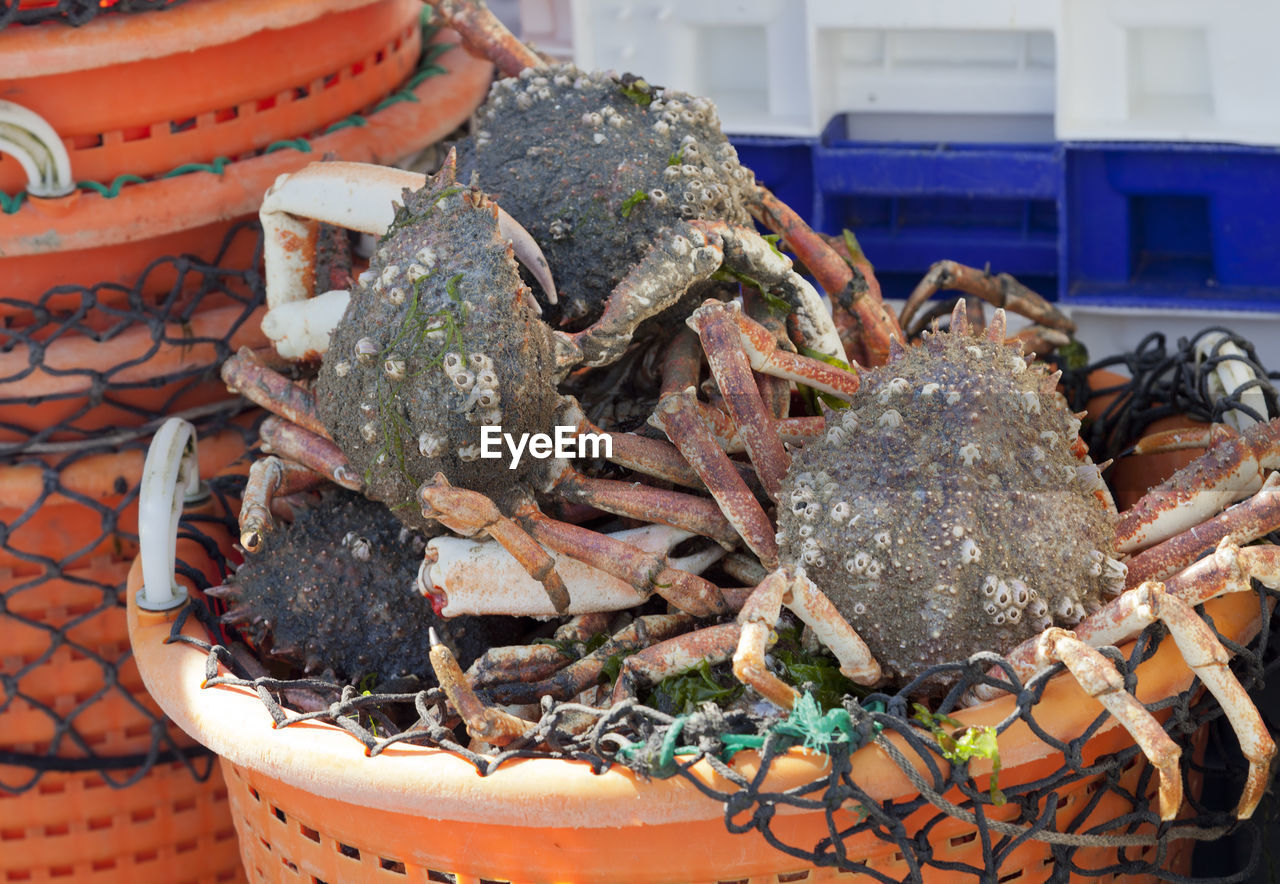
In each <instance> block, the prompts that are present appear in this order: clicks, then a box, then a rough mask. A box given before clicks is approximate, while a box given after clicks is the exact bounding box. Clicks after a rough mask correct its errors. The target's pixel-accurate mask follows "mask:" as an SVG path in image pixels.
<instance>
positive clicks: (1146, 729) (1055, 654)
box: [1036, 626, 1182, 820]
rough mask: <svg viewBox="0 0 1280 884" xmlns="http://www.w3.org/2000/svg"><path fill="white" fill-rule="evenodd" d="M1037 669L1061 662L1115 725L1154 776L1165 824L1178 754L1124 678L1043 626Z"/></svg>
mask: <svg viewBox="0 0 1280 884" xmlns="http://www.w3.org/2000/svg"><path fill="white" fill-rule="evenodd" d="M1036 658H1037V661H1038V662H1039V664H1040V665H1041V666H1043V667H1046V668H1047V667H1048V666H1051V665H1053V664H1054V663H1063V664H1065V665H1066V667H1067V670H1068V671H1069V672H1070V673H1071V674H1072V676H1074V677H1075V680H1076V681H1077V682H1078V683H1079V684H1080V687H1082V688H1084V690H1085V692H1086V693H1087V694H1088V695H1089V696H1091V697H1093V698H1094V699H1095V700H1097V701H1098V702H1099V703H1101V704H1102V705H1103V706H1104V707H1105V708H1106V709H1107V711H1108V712H1110V713H1111V714H1112V715H1113V716H1115V719H1116V720H1117V721H1118V722H1120V724H1122V725H1123V726H1124V728H1125V730H1127V731H1128V732H1129V734H1130V735H1131V736H1132V737H1133V740H1134V742H1135V743H1137V744H1138V747H1139V748H1140V749H1141V750H1142V754H1143V755H1145V756H1146V757H1147V759H1148V760H1149V761H1150V762H1151V763H1152V765H1154V766H1155V768H1156V769H1157V770H1158V771H1159V772H1160V819H1162V820H1171V819H1173V818H1174V817H1175V816H1177V814H1178V809H1179V808H1180V807H1181V806H1182V771H1181V770H1180V769H1179V767H1178V759H1179V757H1180V756H1181V754H1182V750H1181V749H1180V748H1179V747H1178V744H1177V743H1175V742H1174V741H1173V739H1172V738H1171V737H1170V736H1169V735H1168V733H1166V732H1165V729H1164V728H1163V727H1162V726H1161V725H1160V722H1159V721H1157V720H1156V717H1155V716H1154V715H1152V714H1151V713H1150V712H1149V711H1147V708H1146V707H1145V706H1143V705H1142V704H1141V703H1139V702H1138V701H1137V699H1135V698H1134V697H1133V695H1131V694H1130V693H1128V692H1127V691H1126V690H1125V689H1124V679H1123V678H1121V677H1120V673H1119V672H1117V671H1116V668H1115V666H1114V665H1113V664H1112V662H1111V661H1110V660H1108V659H1107V658H1106V657H1104V656H1102V654H1100V653H1099V652H1098V651H1096V650H1095V649H1094V648H1092V647H1090V646H1089V645H1087V644H1085V643H1084V642H1082V641H1080V640H1079V639H1078V638H1076V637H1075V636H1074V635H1072V633H1071V632H1069V631H1068V630H1065V629H1058V628H1057V627H1053V626H1051V627H1049V628H1048V629H1046V630H1045V631H1044V632H1043V633H1041V634H1040V636H1039V638H1038V639H1037V640H1036Z"/></svg>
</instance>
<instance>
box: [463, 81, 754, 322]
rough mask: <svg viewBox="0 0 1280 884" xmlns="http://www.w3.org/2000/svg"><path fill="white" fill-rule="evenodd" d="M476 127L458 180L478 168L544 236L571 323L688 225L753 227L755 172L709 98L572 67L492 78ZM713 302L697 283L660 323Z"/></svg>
mask: <svg viewBox="0 0 1280 884" xmlns="http://www.w3.org/2000/svg"><path fill="white" fill-rule="evenodd" d="M473 127H474V131H473V134H472V135H471V136H470V137H469V138H468V139H466V140H464V141H463V142H462V143H461V144H460V145H459V160H458V163H459V169H460V173H459V174H460V176H461V177H462V179H463V180H467V176H468V175H470V174H471V173H472V172H473V171H474V172H475V173H476V175H477V178H478V182H479V184H480V185H481V186H482V187H484V188H485V190H486V191H488V192H489V193H490V194H492V195H493V198H494V199H495V200H497V201H498V202H499V203H500V204H501V205H502V207H503V208H504V209H506V210H507V211H508V212H510V213H511V214H512V215H513V216H514V217H516V218H519V219H520V222H521V224H523V225H524V226H525V228H526V229H527V230H528V231H529V232H530V234H532V235H533V237H534V239H536V240H537V242H538V244H539V245H540V246H541V247H542V250H543V253H544V254H545V255H546V256H547V260H548V261H549V262H550V264H551V268H552V270H553V272H554V274H555V278H556V285H557V287H558V289H559V298H560V304H559V308H558V309H559V311H560V317H561V318H562V319H563V320H564V321H565V322H566V323H572V324H573V325H575V326H581V325H584V324H586V323H587V322H589V321H591V320H593V319H594V318H596V317H597V316H598V315H599V313H600V309H601V306H602V304H603V302H604V299H605V297H606V296H607V295H608V293H609V292H610V291H612V290H613V287H614V286H616V285H617V284H618V282H619V281H620V280H621V279H622V278H623V276H625V275H626V273H627V271H628V270H629V269H630V268H631V267H633V266H634V265H635V264H636V263H637V262H638V261H639V260H640V258H641V257H642V256H643V255H644V254H645V252H646V251H648V250H649V248H650V247H651V246H653V244H654V243H655V242H659V241H661V240H663V239H664V230H665V229H666V228H670V227H671V226H672V225H673V224H675V223H676V222H677V221H679V220H680V219H682V218H704V219H710V220H719V221H727V222H729V223H732V224H737V225H742V226H747V227H750V226H751V219H750V216H749V215H748V214H747V212H746V209H745V207H744V206H745V203H746V200H747V199H748V197H750V196H751V195H752V194H753V193H754V187H755V177H754V175H753V174H752V173H751V170H749V169H747V168H745V167H743V166H742V165H741V164H739V162H738V154H737V151H735V150H734V148H733V145H731V144H730V143H729V140H728V138H726V137H725V135H724V133H723V132H722V131H721V130H720V121H719V118H718V117H717V115H716V111H715V106H714V105H713V104H712V102H711V101H710V100H708V99H706V98H699V97H695V96H691V95H688V94H686V93H684V92H678V91H676V90H672V89H659V88H656V87H652V86H650V85H649V84H647V83H645V82H644V81H643V80H639V79H637V78H635V77H630V76H625V75H624V76H621V77H618V76H615V75H613V74H608V73H599V72H595V73H587V72H584V71H582V70H579V69H578V68H576V67H574V66H573V65H571V64H565V65H557V66H553V67H549V68H546V69H540V70H531V69H526V70H525V71H522V72H521V74H520V75H519V76H518V77H509V78H506V79H503V80H499V81H497V82H496V83H494V85H493V87H492V89H491V90H490V93H489V98H488V100H487V101H486V102H485V103H484V104H483V105H481V107H480V109H479V110H478V111H477V113H476V117H475V120H474V124H473ZM670 235H671V233H670V232H669V231H668V232H667V233H666V236H665V238H669V237H670ZM706 296H707V288H706V287H705V286H694V287H693V290H691V291H690V293H689V295H688V296H687V297H686V298H685V299H684V301H683V302H682V304H681V305H679V306H673V307H672V308H671V309H669V310H668V311H666V312H665V313H664V314H663V316H664V317H667V319H668V320H671V317H675V319H674V320H671V321H682V320H683V318H684V316H686V315H687V314H688V312H689V308H691V307H692V306H694V305H696V304H699V303H701V302H702V300H703V299H704V298H705V297H706ZM549 318H550V319H552V320H554V319H555V318H556V317H549Z"/></svg>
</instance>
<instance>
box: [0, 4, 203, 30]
mask: <svg viewBox="0 0 1280 884" xmlns="http://www.w3.org/2000/svg"><path fill="white" fill-rule="evenodd" d="M183 2H185V0H0V27H5V26H7V25H34V24H37V23H39V22H48V21H51V22H60V23H62V24H66V25H74V26H79V25H82V24H85V23H86V22H89V21H92V20H93V19H95V18H97V17H98V16H100V15H107V14H109V13H117V12H153V11H155V10H161V9H169V8H170V7H173V6H177V5H179V4H181V3H183Z"/></svg>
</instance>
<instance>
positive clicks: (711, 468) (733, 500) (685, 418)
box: [649, 387, 778, 567]
mask: <svg viewBox="0 0 1280 884" xmlns="http://www.w3.org/2000/svg"><path fill="white" fill-rule="evenodd" d="M649 422H650V423H651V424H653V425H654V426H656V427H657V428H658V429H660V430H662V431H663V432H664V433H666V434H667V438H669V439H670V440H671V441H672V442H673V443H675V446H676V448H678V449H680V453H681V454H682V455H684V458H685V460H687V461H688V462H689V465H690V466H691V467H693V469H694V471H696V472H697V474H698V476H699V477H701V479H702V481H703V483H704V484H705V485H706V486H707V490H708V491H710V492H711V496H712V497H714V498H715V499H716V503H717V504H719V506H720V511H721V512H722V513H724V516H725V518H726V519H728V520H729V524H731V525H732V526H733V527H734V530H736V531H737V532H738V534H739V536H741V537H742V539H743V541H744V542H745V543H746V544H747V546H748V547H750V549H751V551H752V552H754V553H755V554H756V555H757V556H758V557H759V558H760V561H762V562H764V563H765V564H766V566H768V567H773V566H774V565H776V564H777V561H778V542H777V540H776V538H775V536H774V535H775V531H774V528H773V524H772V522H770V520H769V517H768V515H766V514H765V511H764V509H763V508H762V507H761V506H760V504H759V502H758V501H757V500H756V497H755V495H754V494H752V493H751V489H750V488H749V487H747V483H746V482H745V481H744V480H743V478H742V475H741V474H740V473H739V472H738V470H737V467H736V466H735V465H734V463H733V461H731V460H729V456H728V455H727V454H725V453H724V450H723V449H722V448H721V447H720V446H719V445H718V444H716V440H715V437H714V436H712V435H711V431H710V430H708V429H707V427H706V425H705V424H703V422H702V420H701V418H700V417H699V415H698V400H697V398H696V396H695V394H694V391H693V388H692V387H690V388H688V389H686V390H682V391H680V392H672V393H664V394H663V396H662V399H661V400H660V401H659V402H658V408H657V410H656V411H654V413H653V416H652V417H650V418H649Z"/></svg>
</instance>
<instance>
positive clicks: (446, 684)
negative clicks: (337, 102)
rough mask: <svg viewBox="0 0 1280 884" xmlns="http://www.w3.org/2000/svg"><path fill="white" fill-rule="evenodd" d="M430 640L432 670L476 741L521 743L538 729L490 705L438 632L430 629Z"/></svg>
mask: <svg viewBox="0 0 1280 884" xmlns="http://www.w3.org/2000/svg"><path fill="white" fill-rule="evenodd" d="M427 640H428V641H429V642H431V654H430V657H431V668H432V669H433V670H435V674H436V681H438V682H439V683H440V688H441V689H442V690H443V691H444V693H445V696H446V697H448V698H449V703H450V705H452V706H453V708H454V710H455V711H456V712H457V713H458V715H460V716H461V717H462V720H463V721H464V722H466V725H467V733H469V734H470V735H471V736H472V738H473V739H477V740H483V741H484V742H486V743H492V744H494V745H495V746H504V745H506V744H507V743H510V742H511V741H512V740H518V739H520V737H523V736H524V735H525V734H527V733H529V732H530V731H531V730H533V728H534V724H533V722H530V721H525V720H524V719H523V718H520V717H518V716H515V715H512V714H511V713H510V712H504V711H503V710H501V709H494V708H493V707H492V706H486V705H485V704H484V703H483V702H482V701H481V700H480V698H479V697H477V696H476V692H475V691H474V690H472V688H471V684H470V683H469V682H468V681H467V674H466V673H465V672H463V671H462V667H461V666H459V665H458V659H457V658H456V657H454V656H453V651H450V650H449V648H448V647H447V646H446V645H445V644H444V643H443V642H442V641H440V636H438V635H436V631H435V629H431V628H429V629H428V630H427Z"/></svg>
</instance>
